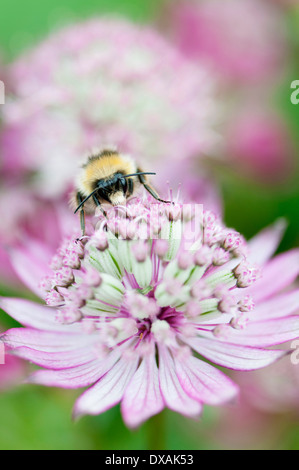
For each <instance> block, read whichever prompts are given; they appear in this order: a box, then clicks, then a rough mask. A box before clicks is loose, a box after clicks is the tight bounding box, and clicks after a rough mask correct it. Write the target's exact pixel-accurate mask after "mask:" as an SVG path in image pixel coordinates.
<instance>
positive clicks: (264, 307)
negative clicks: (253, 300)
mask: <svg viewBox="0 0 299 470" xmlns="http://www.w3.org/2000/svg"><path fill="white" fill-rule="evenodd" d="M296 311H298V312H299V289H298V290H294V291H292V292H287V293H286V294H282V295H277V296H275V297H273V298H272V299H270V300H267V301H265V302H262V303H261V304H259V305H258V306H257V307H255V309H254V310H253V311H252V312H250V318H251V320H254V321H259V320H265V319H274V318H281V317H285V316H288V315H291V314H293V313H295V312H296Z"/></svg>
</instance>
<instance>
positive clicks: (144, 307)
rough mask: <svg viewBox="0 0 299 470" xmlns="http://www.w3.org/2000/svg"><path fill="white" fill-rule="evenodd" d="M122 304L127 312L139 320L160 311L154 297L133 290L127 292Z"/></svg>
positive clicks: (153, 316)
mask: <svg viewBox="0 0 299 470" xmlns="http://www.w3.org/2000/svg"><path fill="white" fill-rule="evenodd" d="M124 304H125V307H126V309H127V311H128V312H129V314H130V315H132V316H133V317H134V318H137V319H139V320H143V319H144V318H155V316H157V315H158V313H159V311H160V307H159V306H158V305H157V303H156V301H155V299H153V298H150V297H147V296H145V295H142V294H139V293H136V292H135V291H131V292H128V293H127V295H126V298H125V302H124Z"/></svg>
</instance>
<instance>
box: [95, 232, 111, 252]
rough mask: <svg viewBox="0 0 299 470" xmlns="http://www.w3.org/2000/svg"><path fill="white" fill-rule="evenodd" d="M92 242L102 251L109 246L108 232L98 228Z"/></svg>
mask: <svg viewBox="0 0 299 470" xmlns="http://www.w3.org/2000/svg"><path fill="white" fill-rule="evenodd" d="M90 242H91V243H92V244H93V245H94V246H95V247H96V248H97V249H98V250H100V251H105V250H106V249H107V248H108V247H109V241H108V237H107V233H106V232H105V231H104V230H97V231H96V232H95V234H94V235H93V237H92V239H91V241H90Z"/></svg>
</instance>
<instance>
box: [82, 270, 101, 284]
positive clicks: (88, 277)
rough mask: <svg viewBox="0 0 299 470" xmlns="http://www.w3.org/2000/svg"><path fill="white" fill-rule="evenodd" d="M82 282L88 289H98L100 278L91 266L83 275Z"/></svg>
mask: <svg viewBox="0 0 299 470" xmlns="http://www.w3.org/2000/svg"><path fill="white" fill-rule="evenodd" d="M83 281H84V283H85V284H86V286H88V287H100V285H101V283H102V276H101V274H100V273H99V271H97V270H96V269H94V268H92V267H91V266H89V267H88V269H87V270H86V271H85V272H84V273H83Z"/></svg>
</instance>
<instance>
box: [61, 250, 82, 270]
mask: <svg viewBox="0 0 299 470" xmlns="http://www.w3.org/2000/svg"><path fill="white" fill-rule="evenodd" d="M62 263H63V266H67V267H69V268H71V269H80V266H81V260H80V257H79V255H78V254H77V253H76V252H75V251H68V252H67V253H66V255H65V256H64V257H63V260H62Z"/></svg>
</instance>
